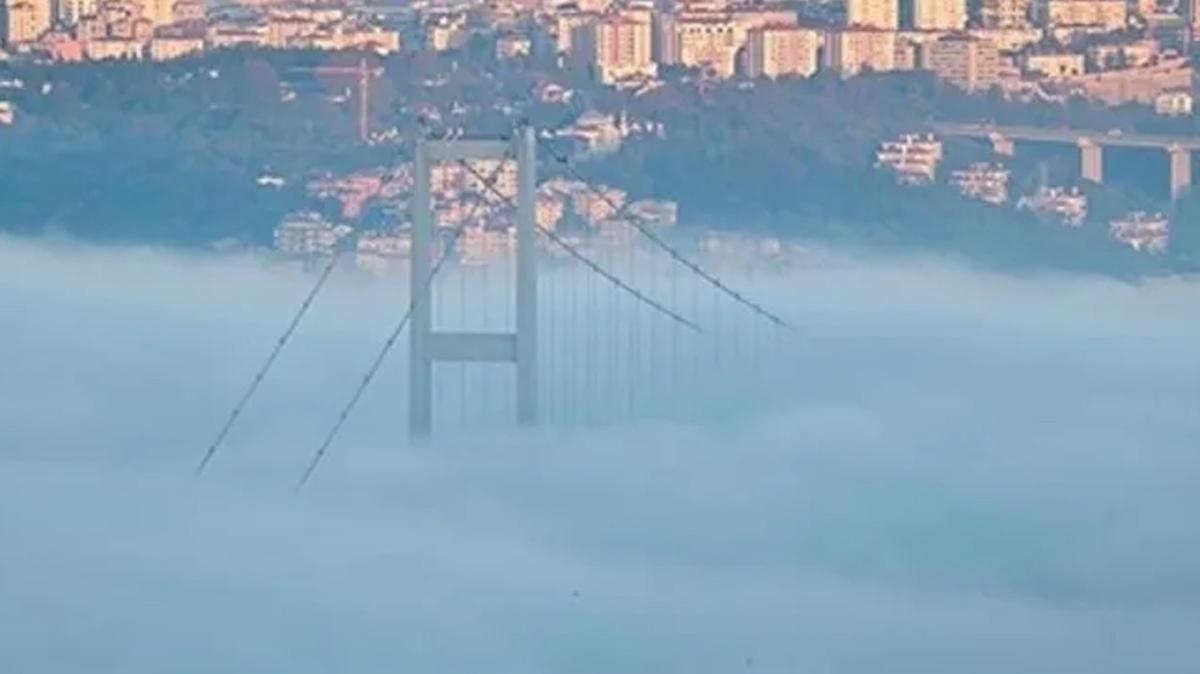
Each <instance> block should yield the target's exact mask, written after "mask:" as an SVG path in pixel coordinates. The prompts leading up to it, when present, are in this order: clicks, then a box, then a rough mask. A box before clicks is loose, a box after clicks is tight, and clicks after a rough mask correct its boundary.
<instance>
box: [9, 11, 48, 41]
mask: <svg viewBox="0 0 1200 674" xmlns="http://www.w3.org/2000/svg"><path fill="white" fill-rule="evenodd" d="M0 2H4V3H6V4H5V6H4V10H5V11H4V16H5V20H4V22H3V23H4V29H5V34H4V42H5V44H7V45H14V44H26V43H31V42H35V41H37V39H38V38H40V37H41V36H42V35H43V34H44V33H46V32H47V31H49V30H50V23H51V18H52V17H51V12H50V0H0Z"/></svg>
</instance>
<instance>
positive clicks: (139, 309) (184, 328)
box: [0, 238, 1200, 674]
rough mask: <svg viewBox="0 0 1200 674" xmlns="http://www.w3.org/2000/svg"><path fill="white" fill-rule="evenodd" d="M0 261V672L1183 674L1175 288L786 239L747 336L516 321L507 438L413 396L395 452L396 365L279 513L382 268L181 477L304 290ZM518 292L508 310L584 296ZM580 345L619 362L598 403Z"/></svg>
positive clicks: (365, 318) (219, 267) (278, 268)
mask: <svg viewBox="0 0 1200 674" xmlns="http://www.w3.org/2000/svg"><path fill="white" fill-rule="evenodd" d="M0 269H4V270H5V271H4V272H3V274H2V276H0V277H2V278H3V279H4V282H3V283H0V315H2V316H3V317H4V328H3V330H0V351H2V352H3V353H4V354H5V356H6V358H5V361H6V362H5V366H4V368H3V370H2V371H0V394H2V403H3V404H2V405H0V429H2V430H0V671H5V672H10V671H11V672H39V673H40V672H50V673H59V672H62V673H73V672H88V673H89V674H90V673H97V672H122V673H125V674H142V673H150V672H155V673H158V672H183V673H185V672H197V673H199V672H212V671H223V672H264V671H288V672H298V673H303V672H355V673H370V672H394V671H397V670H398V669H404V668H406V667H407V668H411V669H413V670H417V671H436V672H477V671H481V670H483V669H484V668H486V669H487V671H494V672H543V671H545V672H647V671H658V672H734V671H763V672H815V673H827V672H829V673H842V672H846V673H851V674H857V673H875V672H882V671H887V672H925V673H929V672H935V673H936V672H963V671H971V672H979V673H985V674H987V673H991V672H997V673H999V672H1014V671H1019V672H1054V673H1055V674H1068V673H1072V672H1081V673H1082V672H1088V673H1089V674H1096V673H1105V672H1114V673H1116V672H1122V673H1123V672H1129V671H1138V672H1151V673H1159V672H1161V673H1172V672H1194V671H1195V646H1194V636H1195V635H1196V634H1197V633H1200V527H1197V526H1195V522H1194V519H1193V518H1194V513H1196V512H1197V511H1198V509H1200V491H1198V490H1196V489H1195V484H1196V483H1197V479H1198V478H1200V456H1198V453H1197V451H1196V446H1195V441H1194V438H1195V437H1196V436H1197V431H1200V417H1198V415H1197V414H1196V410H1197V409H1198V408H1200V359H1198V358H1197V357H1196V350H1197V348H1200V347H1197V344H1200V339H1198V338H1200V318H1198V316H1200V312H1197V309H1200V293H1197V292H1196V290H1197V281H1196V280H1195V279H1178V278H1166V279H1155V280H1147V281H1143V282H1140V283H1128V282H1123V281H1116V280H1111V279H1105V278H1100V277H1083V276H1068V275H1026V276H1020V277H1017V276H1006V275H1001V274H996V273H990V272H981V271H978V270H974V269H971V268H970V267H968V266H965V265H963V264H960V263H957V262H955V261H952V260H946V259H938V258H931V257H904V258H900V257H862V256H855V255H850V254H840V253H836V252H829V251H822V252H820V253H819V254H816V253H814V254H813V255H811V256H809V257H806V258H804V260H803V262H802V263H801V264H799V265H797V266H795V267H794V268H792V269H791V270H789V271H786V272H778V273H774V274H763V273H756V274H753V275H747V274H741V273H733V272H731V273H732V275H731V276H730V279H731V281H732V282H735V283H737V284H738V286H739V287H744V288H746V289H747V291H748V292H749V293H750V294H751V295H752V296H754V297H756V298H761V299H762V300H763V301H764V302H765V303H766V304H767V305H768V306H771V307H775V308H777V309H778V310H779V311H780V312H781V313H782V314H783V315H784V316H786V317H787V319H788V320H789V321H790V322H791V323H792V324H793V325H794V327H795V329H794V330H792V331H789V332H786V333H779V332H775V331H771V330H765V329H761V327H756V326H755V325H754V323H753V322H752V319H751V318H750V317H749V316H748V314H746V313H745V312H738V311H737V310H736V309H735V308H733V307H732V306H726V307H725V308H723V309H719V310H713V309H712V305H708V306H707V309H705V308H701V307H700V305H701V304H704V303H707V302H708V300H707V299H703V301H702V302H701V303H699V304H695V305H692V306H690V307H689V306H687V305H688V303H689V302H690V298H688V299H684V300H681V306H682V307H683V308H688V309H692V310H694V312H693V313H691V315H693V316H695V317H696V318H697V320H698V321H699V322H701V323H702V324H703V327H704V329H705V334H703V335H695V336H687V335H684V336H681V335H680V331H679V330H678V329H677V328H672V327H670V326H669V325H668V324H666V323H664V322H662V321H655V320H654V319H653V318H652V317H651V316H650V315H649V313H648V312H646V311H643V312H642V313H640V314H637V315H638V316H640V318H639V319H637V320H634V319H632V318H630V316H632V314H629V313H622V312H621V311H618V309H620V307H621V306H622V305H618V304H609V305H604V303H603V301H595V302H592V303H590V304H586V306H587V307H590V308H591V309H592V314H594V316H593V318H592V319H585V318H581V317H580V316H575V317H574V320H569V319H568V318H564V320H563V321H562V322H560V323H557V324H556V323H553V322H551V321H550V320H549V319H548V318H546V319H545V320H546V322H545V323H544V325H546V326H551V325H560V326H561V324H562V323H569V324H570V325H572V326H573V328H572V329H571V330H569V331H568V330H566V329H564V328H562V327H558V328H552V327H547V328H546V330H547V332H546V333H545V338H544V340H543V341H544V344H543V347H544V349H545V351H546V353H545V358H546V361H545V368H544V369H545V370H548V371H553V372H554V373H555V375H554V376H557V375H558V373H564V374H563V377H561V378H574V379H573V381H572V382H569V383H566V384H563V383H561V382H559V383H548V384H546V385H545V390H544V391H543V392H544V394H545V397H546V403H545V404H544V405H545V406H544V411H545V413H546V416H547V418H548V422H549V423H547V424H546V425H545V426H542V427H539V428H536V429H524V430H521V429H514V428H511V427H510V426H509V425H508V424H506V423H504V422H503V419H504V418H505V415H506V409H505V408H504V407H503V405H504V404H505V403H503V402H501V403H497V408H496V409H490V408H489V407H488V406H489V405H491V404H492V403H493V402H495V401H494V399H495V398H501V397H502V396H501V395H500V394H499V392H500V391H503V390H504V388H505V385H506V381H508V380H506V379H505V377H506V376H507V375H506V374H504V373H496V374H495V376H494V377H492V376H490V375H489V377H491V378H480V379H474V377H475V376H476V373H475V372H473V371H472V372H467V371H465V370H455V369H449V370H447V371H446V372H445V373H444V374H443V375H441V378H440V379H439V382H440V384H439V386H440V388H439V391H446V393H445V394H442V397H441V398H439V399H438V404H439V406H440V409H442V412H440V414H441V417H440V418H439V428H441V429H443V430H444V432H441V433H438V434H437V435H435V437H434V439H432V440H431V441H429V442H427V443H421V444H413V443H410V442H409V440H408V439H407V436H406V433H405V420H404V409H405V402H404V395H405V394H404V388H405V373H404V369H403V360H404V358H403V356H404V355H405V354H404V349H403V348H401V349H399V350H398V351H397V352H396V353H395V354H393V356H395V357H394V358H390V359H389V360H388V361H386V362H385V364H384V367H383V368H382V369H381V370H380V373H379V375H378V377H377V379H376V381H375V382H374V383H373V385H372V387H371V388H370V389H369V391H368V393H367V395H366V396H365V397H364V399H363V402H362V404H361V405H360V406H359V407H358V408H357V409H356V410H355V412H354V416H352V417H351V419H350V421H349V422H348V423H347V425H346V430H345V432H344V434H343V435H342V436H340V437H339V438H338V440H337V442H335V443H334V445H333V446H332V447H331V449H330V452H329V454H328V456H327V459H326V461H325V462H324V463H323V464H322V465H321V467H320V470H319V471H318V472H317V473H316V475H315V477H314V479H313V481H312V482H311V483H310V484H309V485H308V487H307V488H306V489H304V490H303V491H302V492H300V493H298V494H297V493H294V491H293V486H294V485H295V483H296V480H297V478H298V477H299V475H300V473H301V471H302V470H303V467H304V465H305V463H306V462H307V461H308V459H309V457H310V456H311V454H312V452H313V450H314V449H315V448H316V446H317V444H318V443H319V440H320V437H321V436H322V435H323V433H324V432H325V431H326V430H327V429H328V427H329V425H330V424H331V423H332V422H333V420H334V419H335V418H336V415H337V410H338V409H339V407H340V406H341V405H342V404H343V403H344V402H345V400H346V398H347V396H348V395H349V394H350V392H351V390H352V389H353V387H354V385H355V384H356V382H357V381H358V379H359V378H360V377H361V374H362V372H363V369H364V368H365V367H366V365H367V363H368V362H369V361H370V359H371V358H372V356H373V355H374V352H375V350H376V349H377V348H378V347H379V345H380V344H381V342H382V341H383V339H384V337H385V336H386V334H387V332H388V330H389V329H390V327H391V325H392V323H393V322H394V321H395V319H396V318H397V316H398V314H399V312H400V310H401V309H402V308H403V305H404V302H405V295H404V289H403V283H402V281H398V280H396V279H386V278H384V279H380V278H371V277H368V276H365V275H362V274H354V273H349V272H347V271H346V270H341V269H339V270H338V271H337V272H335V274H334V276H333V277H332V281H331V283H330V285H329V287H328V288H327V289H326V291H325V292H324V293H323V294H322V295H321V297H320V298H319V300H318V302H317V303H316V304H315V305H314V308H313V310H312V312H311V313H310V315H309V316H308V317H307V318H306V320H305V322H304V323H303V324H302V326H301V327H300V329H299V331H298V332H297V334H296V337H295V340H294V342H293V343H292V344H290V345H289V347H288V349H287V350H285V351H284V354H283V356H282V357H281V358H280V360H279V361H278V363H277V366H276V369H275V370H273V371H272V372H271V374H270V375H269V376H268V378H267V379H266V380H265V382H264V384H263V386H262V389H261V391H260V393H259V394H258V396H257V397H256V398H255V399H254V400H253V401H252V402H251V404H250V405H249V407H248V408H247V411H246V413H245V416H244V417H243V418H242V419H241V420H240V421H239V424H238V426H236V427H235V429H234V432H233V433H232V434H231V435H230V438H229V441H228V443H227V444H226V445H225V446H223V447H222V448H221V451H220V452H219V453H218V454H217V456H216V458H215V459H214V461H213V464H212V465H211V467H210V470H209V471H208V472H206V473H205V475H204V476H203V477H202V478H200V479H196V478H195V477H194V476H193V470H194V467H195V464H196V462H197V461H198V460H199V458H200V455H201V454H202V452H203V450H204V447H205V446H206V444H207V443H208V442H209V441H210V440H211V439H212V436H213V435H214V434H215V432H216V430H217V428H218V427H219V425H220V423H221V422H222V421H223V418H224V415H226V414H227V413H228V410H229V406H230V405H231V404H232V402H233V401H234V400H235V399H236V397H237V395H238V393H240V390H241V388H242V387H244V385H245V383H246V381H247V379H248V377H249V376H250V375H251V373H252V372H253V371H254V368H255V367H256V366H257V365H258V364H259V362H261V360H262V358H263V357H264V356H265V355H266V352H267V351H268V350H269V348H270V345H271V343H272V342H273V340H274V339H276V338H277V336H278V334H279V332H280V330H282V328H283V327H284V325H285V324H286V323H287V320H288V319H289V318H290V314H291V312H292V311H293V310H294V309H295V307H296V305H297V304H298V302H299V300H300V299H301V298H302V297H303V295H304V293H305V292H306V290H307V287H308V285H309V284H310V283H311V282H312V279H313V276H312V274H311V273H310V272H305V271H303V270H300V269H297V268H295V267H293V266H290V265H280V264H275V263H270V262H267V261H264V260H262V259H257V258H255V257H253V256H251V255H218V254H213V253H180V252H172V251H166V250H157V249H150V248H132V247H127V248H117V247H89V246H86V245H83V244H77V243H72V242H68V241H61V240H24V239H13V238H0ZM545 276H546V278H547V280H548V281H547V282H548V283H557V284H558V287H559V288H560V289H561V288H570V290H566V291H564V290H558V291H547V292H550V293H551V294H549V295H547V296H546V297H547V298H549V299H548V301H546V302H544V303H543V306H542V308H543V315H544V317H545V316H546V315H549V314H555V313H558V312H562V311H565V309H564V307H565V306H566V304H567V303H566V302H564V301H562V298H564V297H569V296H570V295H564V294H563V293H586V292H587V291H586V288H588V285H587V283H588V282H587V281H586V280H585V279H584V278H583V277H582V275H581V274H578V273H569V272H565V271H561V270H558V271H553V270H548V271H547V273H546V275H545ZM666 278H667V277H665V276H664V277H661V278H659V279H658V280H656V281H652V282H651V281H647V279H645V278H643V279H642V280H643V281H647V282H651V283H657V284H658V285H656V286H654V287H655V288H656V290H658V291H660V295H661V296H663V297H669V291H668V290H667V288H668V287H669V283H667V281H665V280H664V279H666ZM493 281H495V279H493ZM450 287H452V286H450ZM494 287H499V282H498V281H496V283H495V284H494ZM555 292H558V293H559V294H558V295H554V294H553V293H555ZM592 292H594V293H596V296H597V297H601V298H603V297H605V295H604V293H606V292H608V291H606V290H602V289H601V286H599V285H597V286H593V290H592ZM452 296H453V292H451V291H449V290H448V291H446V294H445V295H444V297H443V299H446V300H447V301H448V300H449V299H450V298H451V297H452ZM585 296H586V295H585ZM688 296H689V292H682V293H681V294H680V297H688ZM555 297H557V298H559V299H558V300H554V299H553V298H555ZM608 297H611V295H609V296H608ZM707 297H709V295H702V298H707ZM447 306H449V304H447ZM461 310H462V313H463V315H468V314H469V315H470V316H472V317H475V316H478V315H480V313H479V312H481V311H482V308H481V307H479V306H475V305H473V304H471V303H468V305H466V306H465V307H462V308H461ZM706 311H707V312H708V313H706ZM451 313H453V311H451ZM584 313H587V312H584ZM618 315H620V316H624V318H620V319H616V318H614V317H615V316H618ZM610 319H612V320H610ZM617 321H624V322H617ZM651 326H654V327H651ZM555 331H557V332H555ZM637 331H640V332H637ZM613 334H615V335H617V336H618V337H617V341H619V342H620V343H623V344H624V343H626V342H625V338H626V337H627V336H628V335H630V334H633V335H634V336H635V338H636V339H637V341H638V343H639V344H641V343H644V342H647V341H648V340H650V339H651V336H652V337H653V344H652V346H650V347H647V348H646V349H641V348H639V349H638V351H637V352H638V353H639V354H641V355H642V356H644V359H643V360H642V361H641V362H642V365H640V366H639V367H642V368H644V369H642V370H639V374H638V375H637V376H636V377H631V378H630V379H622V375H620V374H619V371H620V369H621V367H624V365H622V361H623V360H628V354H627V353H625V354H624V355H623V352H622V351H621V349H620V348H618V347H612V348H608V347H604V346H596V345H597V344H603V343H604V337H605V336H606V335H613ZM716 339H720V340H721V341H722V342H723V343H726V344H729V343H731V342H732V341H734V340H741V341H740V346H738V347H737V348H733V347H732V346H731V347H730V348H729V349H722V350H720V351H718V350H716V349H713V348H712V344H713V343H714V340H716ZM585 340H596V341H585ZM754 346H757V348H752V347H754ZM584 352H586V353H587V354H589V355H588V357H594V358H595V362H594V363H591V362H589V364H590V365H592V367H591V368H589V369H588V371H589V372H595V373H598V374H595V375H588V374H586V373H583V372H581V369H582V366H581V365H580V363H581V359H582V358H583V357H584V355H583V354H584ZM568 356H570V358H568ZM651 356H654V357H653V358H651ZM647 361H653V363H657V365H654V364H649V363H647ZM571 363H573V364H574V365H573V366H571V365H569V364H571ZM655 367H657V368H659V369H658V370H654V369H653V368H655ZM543 374H546V373H545V372H544V373H543ZM546 376H547V377H550V378H553V377H552V376H551V375H546ZM590 376H595V377H596V378H595V379H588V377H590ZM605 377H608V379H607V380H606V379H605ZM605 381H607V382H608V383H607V384H606V383H604V382H605ZM629 381H636V383H637V386H636V387H631V386H629V385H628V384H629ZM464 384H465V385H466V387H467V389H469V390H471V391H473V393H471V394H467V395H458V396H457V398H456V390H457V389H456V386H458V387H462V386H463V385H464ZM584 389H590V390H591V391H592V392H591V393H590V394H589V393H585V392H584ZM631 389H634V390H633V393H630V390H631ZM477 407H478V408H479V409H476V408H477ZM509 411H510V410H509Z"/></svg>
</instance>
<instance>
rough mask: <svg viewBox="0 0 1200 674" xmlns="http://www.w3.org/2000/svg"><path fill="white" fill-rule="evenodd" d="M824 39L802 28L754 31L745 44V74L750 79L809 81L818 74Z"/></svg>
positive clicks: (750, 33) (818, 34) (813, 31)
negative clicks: (819, 56) (779, 78)
mask: <svg viewBox="0 0 1200 674" xmlns="http://www.w3.org/2000/svg"><path fill="white" fill-rule="evenodd" d="M820 47H821V35H820V33H818V32H817V31H815V30H813V29H811V28H803V27H800V26H764V27H762V28H755V29H752V30H751V31H750V32H749V34H748V37H747V40H746V49H745V64H744V66H745V72H746V75H747V76H749V77H770V78H776V77H783V76H787V75H800V76H802V77H808V76H810V75H813V74H814V73H816V72H817V68H818V67H819V65H820V64H819V63H818V61H817V58H818V53H819V50H820Z"/></svg>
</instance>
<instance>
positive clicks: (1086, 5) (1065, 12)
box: [1035, 0, 1129, 31]
mask: <svg viewBox="0 0 1200 674" xmlns="http://www.w3.org/2000/svg"><path fill="white" fill-rule="evenodd" d="M1035 9H1036V10H1037V15H1038V19H1039V21H1040V23H1041V25H1043V26H1045V27H1047V28H1080V29H1094V30H1106V31H1116V30H1122V29H1124V28H1125V27H1126V26H1127V23H1128V15H1129V6H1128V5H1126V4H1125V0H1042V2H1040V3H1039V4H1038V5H1035Z"/></svg>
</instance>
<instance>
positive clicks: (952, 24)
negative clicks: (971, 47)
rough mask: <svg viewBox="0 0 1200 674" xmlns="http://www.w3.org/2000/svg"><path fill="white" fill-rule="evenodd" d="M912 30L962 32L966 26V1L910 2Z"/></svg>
mask: <svg viewBox="0 0 1200 674" xmlns="http://www.w3.org/2000/svg"><path fill="white" fill-rule="evenodd" d="M912 3H913V4H912V7H913V28H916V29H917V30H962V29H963V28H964V27H966V25H967V0H912Z"/></svg>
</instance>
